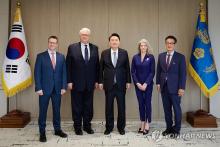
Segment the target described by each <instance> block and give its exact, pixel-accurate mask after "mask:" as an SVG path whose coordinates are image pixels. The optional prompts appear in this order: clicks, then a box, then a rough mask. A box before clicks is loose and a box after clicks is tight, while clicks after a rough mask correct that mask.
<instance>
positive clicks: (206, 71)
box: [189, 6, 219, 97]
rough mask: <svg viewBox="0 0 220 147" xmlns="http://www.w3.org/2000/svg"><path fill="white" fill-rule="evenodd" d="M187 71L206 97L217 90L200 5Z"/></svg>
mask: <svg viewBox="0 0 220 147" xmlns="http://www.w3.org/2000/svg"><path fill="white" fill-rule="evenodd" d="M189 73H190V75H191V76H192V77H193V79H194V80H195V81H196V83H197V84H198V86H199V87H200V89H201V91H202V92H203V94H204V95H205V96H206V97H211V96H213V95H214V94H215V93H216V92H217V90H218V85H219V80H218V75H217V70H216V65H215V61H214V57H213V51H212V46H211V42H210V38H209V33H208V24H207V19H206V11H205V9H204V8H203V7H202V6H201V8H200V14H199V16H198V20H197V26H196V35H195V39H194V43H193V48H192V53H191V58H190V63H189Z"/></svg>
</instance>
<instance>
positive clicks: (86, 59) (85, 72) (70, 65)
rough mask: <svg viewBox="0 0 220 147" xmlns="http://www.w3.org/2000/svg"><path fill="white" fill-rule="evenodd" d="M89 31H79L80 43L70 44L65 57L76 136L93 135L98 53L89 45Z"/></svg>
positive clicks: (92, 45) (94, 46) (94, 47)
mask: <svg viewBox="0 0 220 147" xmlns="http://www.w3.org/2000/svg"><path fill="white" fill-rule="evenodd" d="M90 32H91V31H90V29H88V28H82V29H81V30H80V31H79V36H80V42H77V43H74V44H71V45H70V46H69V48H68V53H67V57H66V64H67V83H68V89H70V90H71V104H72V119H73V121H74V129H75V134H76V135H83V132H82V123H83V130H84V131H85V132H87V133H88V134H93V133H94V131H93V129H92V127H91V121H92V118H93V94H94V89H95V88H98V72H99V53H98V47H97V46H96V45H94V44H92V43H89V36H90Z"/></svg>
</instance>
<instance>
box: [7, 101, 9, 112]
mask: <svg viewBox="0 0 220 147" xmlns="http://www.w3.org/2000/svg"><path fill="white" fill-rule="evenodd" d="M8 113H9V97H7V114H8Z"/></svg>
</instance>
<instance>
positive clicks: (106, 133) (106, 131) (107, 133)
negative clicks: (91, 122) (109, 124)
mask: <svg viewBox="0 0 220 147" xmlns="http://www.w3.org/2000/svg"><path fill="white" fill-rule="evenodd" d="M111 132H112V131H110V130H108V129H106V130H105V132H104V134H105V135H109V134H110V133H111Z"/></svg>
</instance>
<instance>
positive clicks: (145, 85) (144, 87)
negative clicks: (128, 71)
mask: <svg viewBox="0 0 220 147" xmlns="http://www.w3.org/2000/svg"><path fill="white" fill-rule="evenodd" d="M146 89H147V83H144V84H143V85H142V90H143V91H145V90H146Z"/></svg>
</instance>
